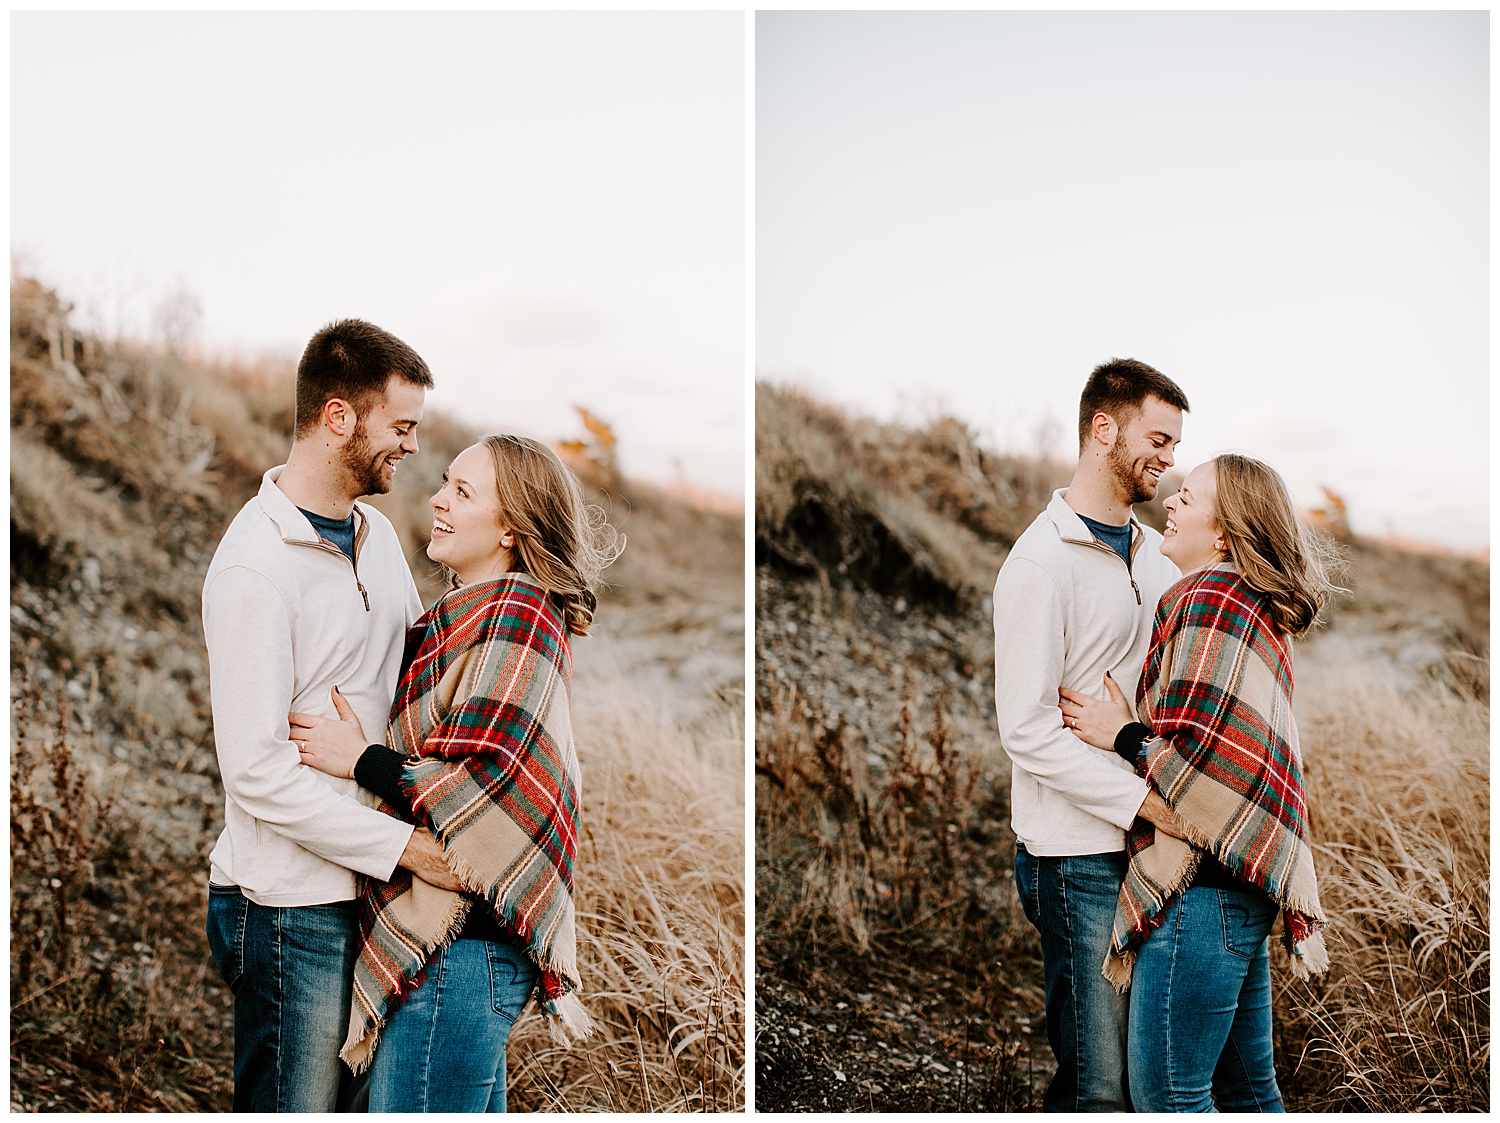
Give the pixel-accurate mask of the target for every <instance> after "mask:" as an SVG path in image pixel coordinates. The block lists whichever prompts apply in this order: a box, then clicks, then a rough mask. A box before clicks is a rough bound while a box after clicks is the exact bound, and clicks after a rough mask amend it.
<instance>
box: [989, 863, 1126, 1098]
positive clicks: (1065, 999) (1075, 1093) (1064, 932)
mask: <svg viewBox="0 0 1500 1123" xmlns="http://www.w3.org/2000/svg"><path fill="white" fill-rule="evenodd" d="M1124 878H1125V854H1124V852H1123V851H1121V852H1119V853H1116V854H1084V855H1080V856H1076V857H1065V858H1045V857H1040V858H1039V857H1035V856H1033V855H1031V854H1028V853H1027V852H1026V847H1025V846H1024V845H1022V844H1021V843H1019V842H1018V843H1016V890H1017V892H1019V893H1020V895H1021V907H1022V908H1023V909H1024V910H1025V912H1026V919H1027V920H1029V921H1031V923H1032V926H1033V927H1035V928H1036V930H1037V931H1038V932H1039V933H1040V934H1041V937H1042V973H1043V978H1044V981H1045V984H1046V995H1047V1040H1048V1042H1049V1043H1051V1045H1052V1054H1053V1056H1055V1057H1056V1058H1057V1075H1056V1076H1054V1077H1053V1078H1052V1083H1050V1084H1049V1085H1047V1091H1046V1093H1045V1094H1044V1095H1043V1097H1042V1108H1043V1110H1045V1111H1129V1110H1130V1097H1129V1092H1128V1089H1127V1087H1126V1077H1125V1031H1126V1026H1127V1023H1128V1019H1129V1012H1130V1002H1129V998H1128V996H1126V995H1123V994H1116V993H1115V988H1114V987H1113V986H1111V985H1110V983H1109V981H1108V980H1107V979H1105V977H1104V974H1103V969H1104V957H1105V955H1106V954H1108V952H1109V939H1110V929H1111V927H1112V926H1113V924H1114V919H1115V902H1116V901H1118V900H1119V898H1120V883H1121V882H1122V881H1123V880H1124Z"/></svg>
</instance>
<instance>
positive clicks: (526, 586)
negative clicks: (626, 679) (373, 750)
mask: <svg viewBox="0 0 1500 1123" xmlns="http://www.w3.org/2000/svg"><path fill="white" fill-rule="evenodd" d="M413 632H418V633H419V634H421V635H422V639H421V646H420V647H419V648H418V649H417V653H416V655H415V656H414V657H413V659H412V661H411V665H410V666H409V667H408V668H407V670H406V673H405V674H404V675H403V676H402V678H401V684H400V686H399V687H398V689H397V692H396V700H395V702H394V703H393V704H392V706H391V718H390V724H389V726H388V727H387V730H386V739H387V742H388V743H389V745H390V747H391V748H392V749H394V750H396V751H397V752H402V753H405V754H406V756H407V758H408V760H407V764H406V766H405V768H404V770H403V775H402V781H401V783H402V789H403V791H405V793H406V794H407V795H408V796H410V797H411V806H412V814H413V815H414V816H415V819H416V822H417V824H418V829H423V828H427V829H430V830H432V832H433V833H434V834H435V835H436V836H437V838H438V840H439V841H440V842H441V843H442V844H443V848H444V851H445V854H446V856H447V859H448V864H449V866H450V867H451V868H452V869H453V872H454V874H455V875H456V876H457V877H458V878H459V880H461V881H462V882H463V883H464V885H465V887H467V888H468V889H469V890H470V891H471V892H473V893H475V894H478V895H479V896H480V897H481V898H482V899H483V900H484V901H485V902H487V903H488V906H489V907H490V908H491V909H493V910H494V913H495V916H496V918H497V919H498V920H499V922H500V924H501V926H502V927H503V928H504V929H506V930H507V931H509V932H514V933H515V934H516V936H517V938H518V939H519V940H520V941H521V942H523V943H524V944H525V946H526V948H527V950H528V952H529V953H530V955H531V957H532V958H533V959H534V960H535V961H536V963H537V964H538V965H539V966H540V968H541V975H540V982H539V983H538V987H537V998H538V1001H539V1002H540V1004H541V1006H542V1009H543V1010H544V1011H545V1012H546V1013H547V1014H548V1015H549V1019H548V1020H549V1022H550V1024H551V1026H552V1029H553V1036H554V1037H556V1038H557V1039H559V1041H566V1037H567V1034H566V1033H565V1032H564V1030H566V1031H568V1032H571V1033H572V1034H573V1035H574V1036H578V1037H582V1036H585V1035H586V1034H588V1033H589V1031H590V1030H591V1029H592V1028H593V1027H592V1024H591V1023H590V1021H589V1018H588V1015H587V1013H586V1012H585V1011H584V1009H583V1004H582V1003H581V1002H580V1001H579V1000H578V995H577V993H576V991H577V989H578V986H579V980H578V967H577V962H576V960H577V951H576V937H575V933H574V920H573V858H574V855H575V854H576V852H577V848H578V792H579V769H578V757H577V755H576V753H575V752H574V748H573V734H572V728H571V726H570V724H569V721H568V702H569V697H570V694H571V689H572V686H571V684H572V652H571V650H570V648H569V645H568V632H567V627H566V625H565V624H564V621H563V617H562V615H561V614H560V613H559V612H558V610H557V609H556V608H555V607H554V606H553V604H552V603H551V601H550V599H549V597H548V595H547V593H546V591H545V590H543V589H542V588H541V586H540V585H538V584H537V583H536V582H535V581H533V580H532V579H531V578H530V577H529V576H526V575H524V574H514V573H513V574H508V575H507V576H505V577H503V578H500V579H499V580H496V581H485V582H481V583H478V584H475V585H472V586H466V587H463V588H459V589H455V590H453V591H451V592H449V593H446V594H445V595H444V596H443V597H442V598H440V599H439V600H438V601H437V603H436V604H434V605H433V606H432V608H431V609H429V610H428V611H427V613H426V614H424V615H423V616H422V618H421V619H420V620H418V621H417V622H416V624H414V625H413ZM409 638H415V637H414V636H411V635H410V633H409ZM382 810H384V811H386V812H387V813H389V814H392V815H396V814H399V812H398V811H396V810H395V809H393V808H392V807H390V806H389V805H388V804H383V805H382ZM473 904H474V898H473V897H472V896H469V895H467V894H461V893H452V892H449V891H448V890H445V889H439V888H437V887H436V886H434V885H432V884H431V883H429V882H426V881H423V880H421V879H420V878H415V877H413V876H412V875H411V874H410V873H409V872H408V871H406V870H404V869H401V868H397V870H396V872H395V874H394V875H393V876H392V878H391V880H390V881H387V882H379V881H375V880H374V879H372V878H366V879H364V888H363V892H362V895H361V908H360V944H361V946H360V953H359V960H358V962H357V963H356V965H355V969H354V998H353V1002H352V1003H351V1006H350V1012H349V1036H348V1038H347V1040H346V1041H345V1043H344V1047H343V1050H342V1052H341V1053H340V1056H342V1057H343V1058H344V1060H345V1061H346V1062H348V1064H349V1065H350V1067H352V1068H353V1069H354V1070H355V1071H356V1072H359V1071H361V1070H362V1069H363V1068H364V1067H365V1066H367V1065H368V1064H369V1063H370V1060H371V1058H372V1056H373V1054H374V1050H375V1042H376V1038H377V1037H378V1035H379V1032H380V1028H381V1026H383V1025H384V1024H385V1022H386V1020H387V1019H388V1018H389V1017H390V1015H391V1012H392V1011H393V1010H395V1009H396V1007H397V1006H399V1005H400V1004H401V1002H403V1001H404V1000H405V999H406V996H407V995H408V994H410V993H411V992H412V990H414V989H415V988H416V987H418V986H420V985H421V984H422V982H423V981H424V979H425V969H426V966H427V964H428V963H429V962H430V960H431V958H432V954H433V953H434V952H435V951H436V950H437V949H438V948H439V947H441V946H445V945H446V944H448V943H449V942H450V941H451V940H452V939H453V937H454V936H455V934H456V933H457V932H458V930H459V929H460V928H461V927H462V926H463V922H464V919H465V918H466V916H467V915H468V912H469V909H470V907H471V906H472V905H473Z"/></svg>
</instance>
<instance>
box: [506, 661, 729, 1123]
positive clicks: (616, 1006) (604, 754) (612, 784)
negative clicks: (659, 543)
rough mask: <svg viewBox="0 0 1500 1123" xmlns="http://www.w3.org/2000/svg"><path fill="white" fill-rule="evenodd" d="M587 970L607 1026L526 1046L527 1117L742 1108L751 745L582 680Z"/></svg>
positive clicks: (618, 689)
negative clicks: (560, 1042) (565, 1040)
mask: <svg viewBox="0 0 1500 1123" xmlns="http://www.w3.org/2000/svg"><path fill="white" fill-rule="evenodd" d="M575 705H576V707H577V709H578V717H577V737H578V741H579V754H580V757H581V759H582V761H583V767H584V781H583V782H584V820H583V821H584V839H583V844H582V846H581V847H580V850H579V855H578V870H579V886H580V895H579V901H578V905H579V922H580V926H581V929H582V932H581V944H580V971H581V972H582V974H583V977H584V987H585V991H586V1001H587V1003H588V1006H589V1010H590V1013H591V1014H592V1016H593V1017H594V1018H595V1020H596V1021H597V1022H598V1023H599V1031H598V1033H597V1034H596V1036H595V1037H594V1038H590V1039H589V1040H588V1041H586V1042H583V1043H581V1044H579V1045H576V1046H574V1047H573V1048H572V1049H570V1050H562V1049H559V1048H557V1047H556V1046H554V1045H553V1044H552V1043H551V1040H550V1038H549V1037H548V1035H547V1033H546V1031H545V1029H544V1028H543V1027H542V1026H541V1024H540V1020H539V1019H535V1018H533V1019H530V1020H529V1021H527V1022H523V1023H522V1024H521V1025H520V1026H519V1027H518V1028H517V1032H516V1034H515V1036H514V1037H513V1039H512V1040H513V1052H512V1059H511V1096H512V1097H513V1102H514V1104H515V1106H516V1107H517V1108H519V1109H522V1110H541V1109H556V1110H571V1111H733V1110H740V1109H742V1108H743V1106H744V1079H745V1074H744V1042H745V1002H744V995H745V964H744V920H745V894H744V868H745V867H744V862H745V849H744V846H745V843H744V835H745V826H744V794H743V793H744V779H743V769H744V765H743V761H744V750H743V745H744V738H743V735H742V734H741V732H740V730H739V722H738V721H737V720H736V719H735V716H734V715H733V714H732V713H731V712H730V711H728V710H724V711H723V712H722V713H721V714H720V718H719V721H718V722H717V723H716V724H717V725H718V728H717V730H716V731H706V730H704V729H703V728H701V727H700V728H697V729H692V730H690V729H684V728H683V727H681V726H680V725H678V724H677V723H675V722H673V721H672V720H671V719H670V718H668V717H666V716H665V715H664V714H662V713H660V712H656V711H653V710H652V709H651V708H650V706H649V704H647V703H646V702H644V701H643V700H642V699H640V698H639V697H637V696H635V695H633V694H631V693H630V692H628V690H627V689H625V688H623V684H620V683H617V682H616V683H612V682H607V681H605V682H598V681H596V682H587V681H584V682H580V683H579V684H578V686H577V688H576V690H575Z"/></svg>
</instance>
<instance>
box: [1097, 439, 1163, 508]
mask: <svg viewBox="0 0 1500 1123" xmlns="http://www.w3.org/2000/svg"><path fill="white" fill-rule="evenodd" d="M1109 470H1110V474H1111V475H1112V476H1114V480H1115V491H1116V494H1118V495H1119V497H1120V498H1121V499H1123V500H1124V501H1125V505H1126V506H1127V507H1133V506H1135V505H1136V504H1137V503H1149V502H1150V501H1151V500H1153V499H1155V498H1156V487H1155V486H1154V485H1153V484H1150V483H1148V482H1147V481H1146V478H1145V467H1144V466H1142V468H1141V470H1140V472H1137V471H1136V470H1135V468H1134V467H1133V466H1132V465H1131V463H1130V460H1129V458H1128V457H1127V455H1126V453H1125V442H1124V441H1120V440H1117V441H1115V443H1114V444H1113V445H1112V446H1111V447H1110V450H1109Z"/></svg>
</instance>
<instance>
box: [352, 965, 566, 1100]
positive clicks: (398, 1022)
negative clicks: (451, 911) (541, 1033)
mask: <svg viewBox="0 0 1500 1123" xmlns="http://www.w3.org/2000/svg"><path fill="white" fill-rule="evenodd" d="M537 974H538V972H537V968H536V964H535V963H533V962H532V960H531V957H530V956H528V955H527V954H526V952H525V951H524V950H522V949H521V948H520V947H517V946H516V945H513V944H509V943H499V942H496V941H493V940H454V941H453V943H451V944H450V945H449V946H448V947H446V948H439V949H438V950H437V952H436V953H435V954H434V955H433V957H432V962H430V963H429V964H428V965H427V980H426V981H425V982H424V983H423V984H422V985H421V986H419V987H418V988H417V989H416V990H414V991H413V992H412V993H411V995H410V996H409V997H408V998H407V1000H406V1001H405V1002H403V1003H402V1004H401V1005H400V1006H398V1007H396V1009H395V1011H394V1012H393V1013H392V1014H391V1017H390V1020H389V1021H388V1022H387V1023H386V1025H385V1028H384V1029H383V1030H381V1031H380V1040H379V1042H378V1043H377V1045H376V1047H375V1060H374V1062H373V1063H372V1064H371V1066H370V1110H371V1111H485V1112H499V1111H504V1110H505V1042H506V1040H507V1039H508V1038H509V1037H510V1027H511V1026H512V1025H513V1024H514V1023H515V1020H516V1018H517V1017H518V1016H519V1015H520V1013H521V1011H522V1010H523V1009H524V1008H525V1006H526V1001H527V999H529V998H530V997H531V992H532V991H533V990H534V989H535V988H536V982H537Z"/></svg>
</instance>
